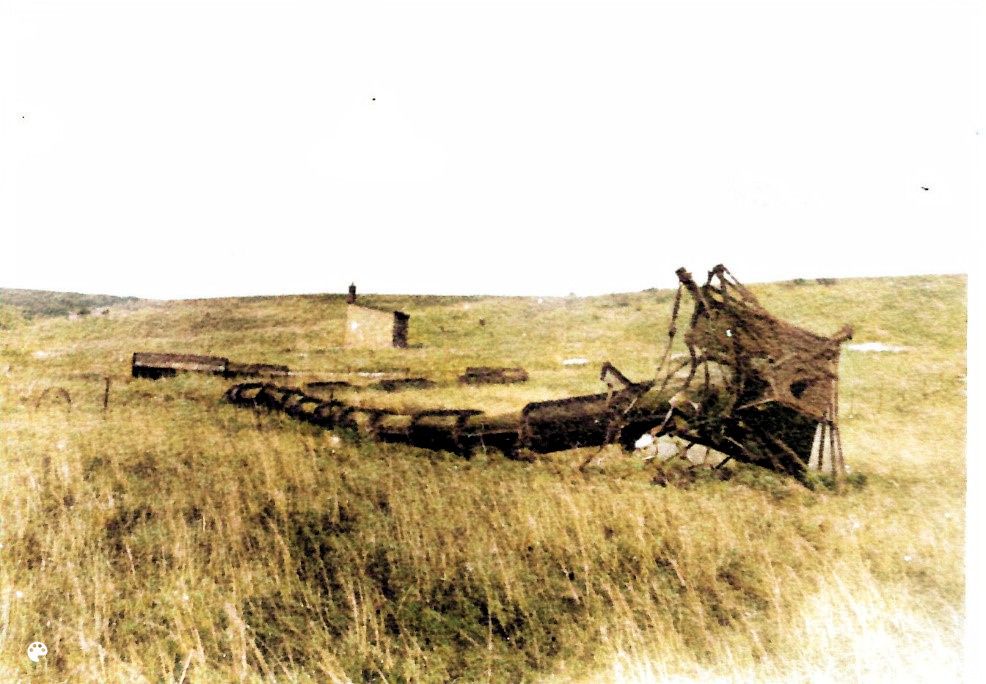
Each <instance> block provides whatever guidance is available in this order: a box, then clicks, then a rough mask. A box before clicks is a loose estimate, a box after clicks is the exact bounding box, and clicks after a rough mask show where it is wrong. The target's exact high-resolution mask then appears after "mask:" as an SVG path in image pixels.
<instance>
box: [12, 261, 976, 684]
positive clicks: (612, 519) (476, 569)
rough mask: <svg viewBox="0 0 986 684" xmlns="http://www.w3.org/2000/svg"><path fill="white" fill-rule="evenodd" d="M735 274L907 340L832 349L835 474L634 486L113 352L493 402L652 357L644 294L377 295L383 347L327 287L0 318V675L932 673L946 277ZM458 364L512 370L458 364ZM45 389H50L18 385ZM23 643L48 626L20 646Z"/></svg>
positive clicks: (809, 322) (427, 398)
mask: <svg viewBox="0 0 986 684" xmlns="http://www.w3.org/2000/svg"><path fill="white" fill-rule="evenodd" d="M756 291H757V292H758V293H759V294H760V295H761V297H762V299H763V300H764V303H765V304H766V305H767V306H768V307H769V308H771V309H772V310H773V311H775V312H776V313H778V314H779V315H781V316H784V317H786V318H788V319H790V320H794V321H796V322H798V323H799V324H802V325H805V326H806V327H809V328H811V329H814V330H817V331H819V332H832V331H834V330H835V329H837V328H838V327H839V326H841V324H842V323H845V322H850V323H853V324H855V325H856V328H857V336H856V339H857V340H859V341H881V342H886V343H890V344H898V345H904V346H906V347H907V348H908V350H907V351H905V352H902V353H899V354H862V353H856V352H845V353H844V355H843V364H842V374H843V378H844V381H843V384H842V396H841V406H842V410H843V416H842V430H843V441H844V446H845V450H846V455H847V461H848V463H849V464H850V466H851V467H852V469H853V473H854V474H855V475H862V476H865V482H863V481H862V480H863V478H858V479H857V480H856V485H855V486H853V487H851V488H850V490H849V491H848V492H847V493H846V494H844V495H841V496H840V495H835V494H833V493H831V492H830V491H828V490H825V489H822V490H819V491H816V492H809V491H807V490H805V489H803V488H802V487H800V486H798V485H797V484H795V483H793V482H791V481H789V480H786V479H784V478H781V477H778V476H775V475H773V474H771V473H768V472H766V471H761V470H758V469H755V468H749V467H736V468H735V469H734V470H733V472H732V477H731V479H729V480H727V481H720V480H718V479H714V478H711V477H699V478H697V479H696V480H695V481H693V482H689V483H687V484H682V485H680V486H671V487H658V486H655V485H653V484H651V475H652V472H651V471H650V470H649V468H651V467H652V466H649V465H647V464H644V463H643V462H642V461H641V460H640V459H639V458H637V457H634V456H633V455H625V454H622V453H621V452H620V451H619V450H618V449H616V448H607V449H606V450H604V451H603V453H602V454H601V455H600V457H599V458H598V459H597V460H596V461H595V464H596V465H595V467H593V468H592V469H590V470H589V471H588V472H587V473H585V474H582V473H579V472H578V470H577V467H576V466H577V464H578V463H579V462H580V461H581V460H582V458H583V457H584V454H582V453H574V452H567V453H561V454H556V455H552V456H548V457H545V458H543V459H541V460H539V461H537V462H534V463H520V462H512V461H507V460H505V459H504V458H502V457H501V456H499V455H498V454H495V453H490V454H479V455H477V456H476V457H474V458H473V459H471V460H464V459H459V458H456V457H454V456H452V455H449V454H441V453H439V454H436V453H432V452H428V451H424V450H418V449H414V448H410V447H405V446H398V445H381V444H373V443H362V444H361V443H357V442H355V441H353V440H352V439H351V438H350V437H349V436H347V435H336V434H333V433H331V432H326V431H322V430H318V429H316V428H313V427H311V426H308V425H304V424H300V423H298V422H295V421H292V420H290V419H289V418H286V417H284V416H280V415H273V414H272V415H261V414H254V413H253V412H251V411H247V410H243V409H238V408H234V407H232V406H229V405H226V404H224V403H222V401H221V394H222V391H223V390H224V388H225V387H226V386H227V384H228V383H227V382H224V381H222V380H220V379H217V378H210V377H193V376H183V377H177V378H173V379H165V380H160V381H156V382H152V381H148V380H136V381H129V380H128V378H127V377H126V375H127V373H128V370H129V367H128V363H129V355H130V353H131V352H132V351H134V350H175V351H188V352H196V353H221V354H223V355H227V356H229V357H231V358H233V359H236V360H242V361H269V362H273V363H287V364H288V365H290V366H291V367H292V368H297V369H303V370H307V371H311V373H312V374H314V375H318V374H324V373H331V372H338V371H343V370H346V369H352V368H358V367H387V366H389V367H410V368H411V369H412V372H413V373H414V374H416V375H428V376H430V377H433V378H435V379H437V380H439V381H441V382H444V383H448V384H447V386H446V387H443V388H441V389H435V390H429V391H427V392H422V393H417V394H415V393H404V394H401V395H394V396H393V397H391V398H390V399H389V400H391V401H395V402H409V401H414V402H415V403H418V402H421V403H425V404H429V405H448V406H476V407H478V408H485V409H487V410H490V411H499V410H511V409H515V408H517V407H518V406H519V405H520V404H522V403H523V402H525V401H528V400H531V399H537V398H542V397H550V396H564V395H566V394H569V393H573V392H587V391H598V389H599V383H598V379H597V376H596V374H597V373H598V368H599V364H600V363H601V362H602V361H604V360H607V359H608V360H611V361H613V362H614V363H616V364H617V365H618V366H619V367H620V368H621V369H623V370H624V371H625V372H627V374H628V375H631V376H632V377H637V378H643V377H647V376H649V375H650V374H652V373H653V368H654V365H655V364H656V361H657V356H658V354H659V353H660V351H661V344H662V343H663V340H664V338H665V330H666V323H667V317H668V315H669V310H670V299H671V295H670V293H667V292H648V293H640V294H633V295H619V296H616V295H614V296H611V297H601V298H592V299H580V300H564V299H558V300H547V301H545V302H543V303H541V304H539V303H538V302H537V301H536V300H534V299H521V298H515V299H495V298H412V297H408V298H379V299H378V300H377V303H380V304H387V303H390V304H394V305H396V306H400V307H401V308H403V309H405V310H407V311H408V312H410V313H411V314H412V319H411V341H412V343H418V344H420V345H421V346H420V347H418V348H414V349H410V350H407V351H396V350H394V351H389V350H388V351H382V352H370V351H358V350H348V349H342V348H340V346H339V345H340V342H341V337H342V316H343V304H342V300H341V298H330V297H287V298H253V299H248V300H215V301H196V302H176V303H148V304H147V305H146V306H144V307H143V308H138V309H136V310H133V309H122V310H121V311H120V312H119V315H116V316H110V317H109V318H92V319H83V320H78V321H68V320H65V319H55V318H43V319H34V320H30V321H28V320H23V319H21V318H19V317H17V316H13V315H8V316H5V317H4V318H3V319H2V321H0V324H3V325H4V326H6V329H4V330H2V331H0V334H2V335H3V337H2V338H0V340H2V342H0V373H2V374H3V376H2V377H0V388H2V389H0V402H2V405H0V430H2V433H0V544H2V547H0V680H3V681H73V682H75V681H99V682H110V681H120V682H132V681H195V682H209V681H275V680H276V681H289V682H316V681H318V682H322V681H347V680H353V681H362V680H386V681H449V680H452V679H454V678H459V680H460V681H521V680H528V681H529V680H542V679H543V680H549V681H573V680H574V681H597V680H603V681H613V682H630V681H634V682H635V681H653V680H658V681H714V680H720V681H754V680H757V681H770V680H777V681H861V682H869V681H887V680H894V681H932V680H934V681H942V680H954V679H955V678H956V677H957V676H958V672H959V670H960V666H961V663H960V655H961V651H960V646H961V638H962V625H963V613H962V610H963V608H962V605H963V598H964V586H965V585H964V576H963V538H964V525H965V520H964V492H965V459H964V453H965V444H964V435H965V315H966V309H965V279H964V278H961V277H925V278H903V279H896V280H890V279H881V280H860V281H840V282H839V283H837V284H835V285H832V286H823V285H818V284H814V283H812V284H805V285H799V286H795V285H790V284H788V285H783V284H777V285H769V286H762V287H758V288H756ZM479 318H484V319H485V321H486V325H484V326H479V325H478V319H479ZM570 356H584V357H586V358H588V359H590V362H591V364H590V365H589V366H587V367H580V368H564V367H562V366H561V365H560V362H561V360H562V359H564V358H566V357H570ZM483 364H493V365H511V366H513V365H520V366H525V367H526V368H528V370H529V371H531V376H532V377H531V382H530V383H528V384H527V385H523V386H516V387H510V388H502V387H497V388H485V389H477V388H468V387H459V386H457V385H455V384H454V378H455V376H456V375H458V374H459V373H461V372H462V369H463V368H465V366H467V365H483ZM8 366H9V368H8ZM87 373H89V374H93V375H92V376H87V375H85V374H87ZM103 375H110V376H112V377H113V385H112V390H111V396H110V407H109V410H108V411H107V412H106V413H105V414H104V413H103V411H102V404H101V402H102V390H103V386H102V381H101V380H100V379H99V376H103ZM49 386H59V387H63V388H64V389H66V390H68V392H69V393H70V394H71V398H72V405H71V409H70V410H68V407H66V406H65V405H63V402H61V401H60V400H59V399H57V398H52V397H49V398H46V399H44V400H43V401H42V402H41V403H40V404H39V405H38V406H37V407H35V401H36V400H37V398H38V396H39V395H40V393H41V392H42V391H43V390H44V389H45V388H46V387H49ZM412 397H418V398H416V399H413V400H412ZM35 640H40V641H43V642H45V643H46V644H47V645H48V647H49V649H50V650H49V654H48V656H47V657H46V658H45V659H44V660H43V661H42V662H41V663H39V664H38V665H33V664H32V663H30V661H28V659H27V657H26V655H25V651H26V648H27V645H28V644H29V643H30V642H32V641H35Z"/></svg>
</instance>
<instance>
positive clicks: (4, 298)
mask: <svg viewBox="0 0 986 684" xmlns="http://www.w3.org/2000/svg"><path fill="white" fill-rule="evenodd" d="M139 301H140V300H138V299H137V298H136V297H114V296H113V295H88V294H80V293H78V292H49V291H47V290H15V289H10V288H3V287H0V311H2V310H3V309H6V310H7V311H8V315H10V313H11V310H15V311H17V312H19V313H20V314H21V315H22V316H23V317H24V318H35V317H37V316H67V315H68V314H70V313H74V314H79V313H81V314H83V315H85V314H88V313H90V312H92V311H94V310H97V309H104V308H106V307H108V306H120V305H133V304H136V303H138V302H139ZM0 315H2V313H0ZM2 321H3V318H0V328H2V327H4V326H3V322H2Z"/></svg>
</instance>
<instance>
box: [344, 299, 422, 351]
mask: <svg viewBox="0 0 986 684" xmlns="http://www.w3.org/2000/svg"><path fill="white" fill-rule="evenodd" d="M346 302H347V304H346V336H345V345H346V346H347V347H360V348H364V349H386V348H390V347H396V348H398V349H405V348H406V347H407V322H408V320H410V318H411V316H410V315H408V314H406V313H404V312H403V311H388V310H386V309H378V308H375V307H369V306H361V305H359V304H356V286H355V285H350V286H349V294H348V296H347V297H346Z"/></svg>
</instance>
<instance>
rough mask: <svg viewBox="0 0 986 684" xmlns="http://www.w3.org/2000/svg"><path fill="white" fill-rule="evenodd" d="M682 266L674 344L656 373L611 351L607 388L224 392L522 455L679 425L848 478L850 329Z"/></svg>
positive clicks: (700, 440) (240, 400)
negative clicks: (448, 394)
mask: <svg viewBox="0 0 986 684" xmlns="http://www.w3.org/2000/svg"><path fill="white" fill-rule="evenodd" d="M677 275H678V279H679V288H678V292H677V294H676V296H675V301H674V306H673V310H672V320H671V325H670V327H669V331H668V345H667V350H666V351H665V353H664V356H663V358H662V360H661V364H660V367H659V368H658V371H657V374H656V378H655V380H654V381H648V382H632V381H631V380H629V379H628V378H626V377H625V376H624V375H623V374H622V373H620V372H619V371H618V370H617V369H616V368H615V367H613V366H612V365H611V364H609V363H607V364H605V365H604V366H603V369H602V373H601V379H602V380H603V381H604V382H605V383H606V385H607V386H608V390H607V391H606V392H602V393H599V394H592V395H584V396H576V397H570V398H566V399H558V400H552V401H541V402H534V403H530V404H528V405H526V406H525V407H524V408H523V409H522V410H521V411H520V412H519V413H515V414H505V415H496V416H488V415H486V414H485V413H483V412H482V411H478V410H474V409H438V410H421V411H415V412H396V411H391V410H387V409H383V408H370V407H366V406H355V405H350V404H347V403H346V402H344V401H342V400H340V399H335V398H333V399H329V400H325V399H324V398H321V397H316V396H312V395H309V394H306V393H305V392H303V391H301V390H299V389H297V388H292V387H280V386H277V385H274V384H269V383H245V384H239V385H235V386H233V387H232V388H230V389H229V391H228V392H227V393H226V398H227V400H229V401H231V402H232V403H234V404H238V405H248V406H260V407H266V408H268V409H274V410H281V411H284V412H286V413H288V414H289V415H292V416H294V417H297V418H299V419H303V420H306V421H308V422H311V423H314V424H316V425H320V426H323V427H326V428H345V429H350V430H354V431H355V432H357V433H358V434H359V435H360V436H363V437H367V438H371V439H377V440H381V441H387V442H399V443H406V444H411V445H414V446H418V447H424V448H428V449H442V450H448V451H452V452H456V453H459V454H463V455H467V454H469V453H471V452H472V451H474V450H476V449H480V448H495V449H499V450H502V451H503V452H504V453H506V454H507V455H509V456H522V455H526V454H543V453H550V452H554V451H561V450H565V449H572V448H577V447H587V446H601V445H605V444H614V443H615V444H621V445H623V446H624V447H625V448H627V449H629V448H632V447H633V444H634V443H635V442H636V441H637V439H638V438H639V437H640V436H641V435H643V434H651V435H653V436H655V437H658V436H662V435H670V436H676V437H679V438H682V439H684V440H686V441H687V442H688V443H689V444H698V445H702V446H706V447H710V448H712V449H715V450H716V451H718V452H720V453H722V454H723V457H724V460H728V459H736V460H738V461H742V462H746V463H753V464H756V465H760V466H763V467H766V468H770V469H772V470H775V471H778V472H782V473H786V474H790V475H794V476H795V477H798V478H799V479H803V478H804V477H805V476H806V475H807V473H808V471H810V470H824V471H826V472H829V473H831V474H833V475H835V476H836V478H837V479H840V478H841V477H842V476H843V475H844V473H845V465H844V462H843V458H842V449H841V445H840V441H839V433H838V363H839V354H840V348H841V344H842V343H843V342H845V341H846V340H848V339H850V337H851V334H852V331H851V329H849V328H843V329H842V330H841V331H839V332H838V333H836V334H835V335H834V336H832V337H824V336H821V335H817V334H815V333H812V332H809V331H807V330H804V329H802V328H799V327H797V326H794V325H792V324H790V323H787V322H784V321H782V320H780V319H778V318H776V317H774V316H772V315H771V314H770V313H769V312H767V311H766V309H764V308H763V307H762V306H761V305H760V304H759V302H758V301H757V300H756V298H755V297H754V296H753V294H752V293H751V292H750V291H749V290H747V289H746V288H745V287H743V286H742V285H741V284H740V283H738V282H737V281H736V280H735V278H733V277H732V276H731V274H729V271H728V270H727V269H726V268H725V267H723V266H716V267H715V268H714V269H713V270H712V271H710V272H709V274H708V279H707V281H706V282H705V284H703V285H698V284H697V283H696V282H695V281H694V280H693V279H692V276H691V275H690V274H689V273H688V272H687V271H685V270H684V269H679V270H678V272H677ZM683 294H687V295H689V296H690V297H691V298H692V300H693V309H692V315H691V319H690V321H689V324H688V329H687V331H686V333H685V335H684V340H683V341H684V344H685V346H686V348H687V350H688V355H687V359H684V360H679V361H678V362H676V363H675V362H673V361H672V359H673V357H672V355H671V348H672V343H673V342H674V339H675V335H676V332H677V316H678V312H679V309H680V304H681V300H682V295H683Z"/></svg>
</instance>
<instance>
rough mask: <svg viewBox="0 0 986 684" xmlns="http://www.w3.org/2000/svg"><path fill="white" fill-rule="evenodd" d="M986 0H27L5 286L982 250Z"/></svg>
mask: <svg viewBox="0 0 986 684" xmlns="http://www.w3.org/2000/svg"><path fill="white" fill-rule="evenodd" d="M981 4H982V3H975V2H963V3H960V2H949V1H947V0H934V1H930V2H913V3H908V2H905V1H901V0H894V1H886V2H867V1H855V2H844V3H843V2H797V1H793V0H785V1H783V2H776V3H753V2H736V3H710V2H699V1H695V0H690V1H689V2H683V3H646V4H631V3H621V2H614V1H607V2H583V3H567V2H566V3H563V2H540V3H538V2H527V1H525V2H514V3H507V2H487V3H479V2H468V1H464V0H455V1H454V2H448V3H421V2H407V3H377V2H367V1H365V0H361V1H358V2H347V3H328V2H312V3H306V2H290V1H287V0H277V1H276V2H216V1H212V2H210V1H202V0H196V1H195V2H145V1H141V0H126V1H121V2H112V3H110V2H103V3H97V2H83V1H79V2H65V3H48V2H15V1H8V0H0V286H5V287H26V288H40V289H55V290H74V291H83V292H106V293H113V294H134V295H140V296H148V297H160V298H173V297H189V296H212V295H237V294H261V293H267V294H275V293H291V292H327V291H329V292H330V291H335V292H342V291H344V290H345V287H346V286H347V285H348V284H349V282H350V281H352V280H355V281H356V283H357V284H358V285H359V286H360V290H361V291H366V292H371V291H372V292H432V293H501V294H567V293H569V292H576V293H578V294H595V293H602V292H612V291H630V290H640V289H644V288H647V287H655V286H656V287H665V286H672V285H673V283H674V273H673V272H674V269H675V268H676V267H678V266H680V265H685V266H687V267H689V268H690V269H692V270H693V271H695V272H698V273H702V272H704V271H705V270H707V269H708V268H709V267H711V266H712V265H714V264H716V263H718V262H724V263H725V264H726V265H727V266H729V267H730V269H731V270H732V271H733V272H734V273H735V274H736V275H737V277H739V278H740V279H741V280H743V281H748V282H755V281H764V280H775V279H786V278H793V277H798V276H804V277H818V276H850V275H881V274H887V275H895V274H911V273H956V272H967V271H968V270H969V268H970V263H971V257H970V247H971V244H972V243H971V233H972V230H973V226H974V224H975V220H976V217H975V213H974V211H975V207H974V201H975V197H976V193H977V192H981V191H982V188H981V187H977V183H982V182H983V177H982V173H981V166H980V167H979V168H977V169H974V160H975V159H977V158H978V159H981V158H982V146H983V138H984V133H983V125H984V123H983V119H982V100H981V97H982V96H981V87H980V89H979V92H978V93H977V91H976V88H977V79H978V80H979V81H981V80H982V78H983V72H982V70H981V68H979V67H978V65H977V60H981V59H982V57H983V55H982V54H981V53H979V54H977V52H976V49H977V48H976V45H975V40H977V39H979V40H981V37H982V35H983V29H984V26H983V23H982V12H981V11H980V7H981ZM977 97H979V98H980V99H979V100H978V101H977V99H976V98H977ZM977 174H978V175H977ZM924 188H927V189H924Z"/></svg>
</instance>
